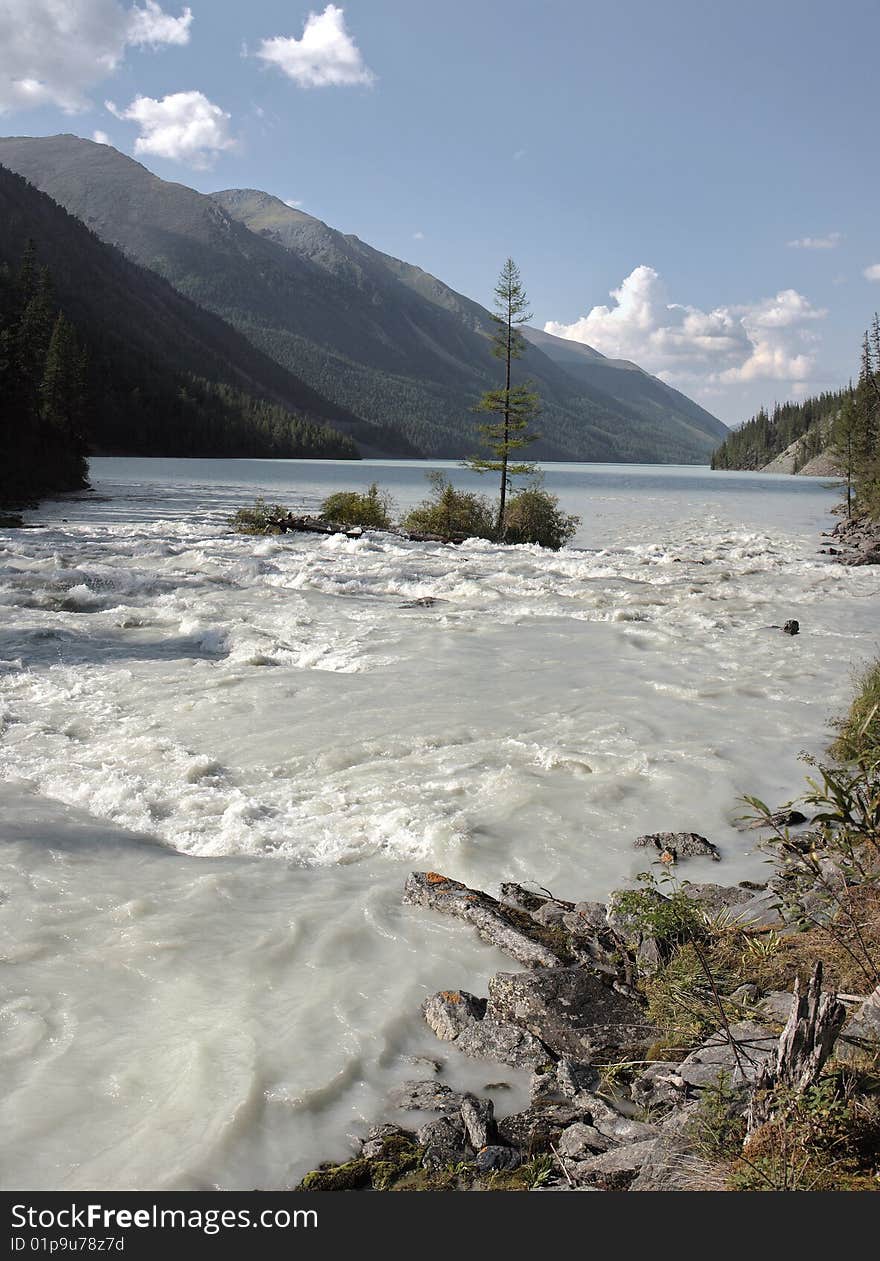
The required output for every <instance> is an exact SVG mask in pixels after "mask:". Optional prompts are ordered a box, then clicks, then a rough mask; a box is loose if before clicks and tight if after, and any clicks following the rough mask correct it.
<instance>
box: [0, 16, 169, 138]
mask: <svg viewBox="0 0 880 1261" xmlns="http://www.w3.org/2000/svg"><path fill="white" fill-rule="evenodd" d="M191 22H192V12H191V10H190V9H184V10H183V12H182V14H181V15H180V16H179V17H173V16H171V15H170V14H167V13H166V12H165V11H164V10H163V9H162V7H161V6H160V5H159V4H157V3H156V2H155V0H145V3H143V4H136V5H133V6H130V7H129V6H126V5H124V4H121V3H119V0H3V3H2V4H0V113H3V112H7V111H10V110H16V109H30V108H33V107H35V106H38V105H56V106H59V107H60V108H61V109H63V110H64V111H65V112H66V113H69V114H72V113H76V112H77V111H79V110H84V109H87V108H88V107H89V104H90V101H89V98H88V92H89V90H90V89H91V88H92V87H94V85H95V84H96V83H100V82H101V80H102V79H106V78H107V77H108V76H109V75H111V74H113V72H114V71H115V70H116V69H117V68H118V67H119V65H120V64H121V63H122V61H123V59H124V57H125V53H126V49H128V48H130V47H134V46H146V47H150V48H158V47H160V46H162V45H166V44H185V43H187V42H188V40H189V28H190V24H191Z"/></svg>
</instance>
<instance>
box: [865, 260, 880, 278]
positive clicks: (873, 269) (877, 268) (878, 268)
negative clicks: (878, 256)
mask: <svg viewBox="0 0 880 1261" xmlns="http://www.w3.org/2000/svg"><path fill="white" fill-rule="evenodd" d="M865 279H866V280H880V263H872V264H871V266H870V267H866V268H865Z"/></svg>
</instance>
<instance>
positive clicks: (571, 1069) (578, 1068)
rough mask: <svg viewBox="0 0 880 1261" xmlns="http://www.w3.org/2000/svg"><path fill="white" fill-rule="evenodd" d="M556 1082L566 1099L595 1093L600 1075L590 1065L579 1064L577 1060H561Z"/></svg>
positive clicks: (558, 1065) (557, 1068) (557, 1069)
mask: <svg viewBox="0 0 880 1261" xmlns="http://www.w3.org/2000/svg"><path fill="white" fill-rule="evenodd" d="M556 1081H557V1085H558V1087H559V1091H560V1093H561V1094H563V1095H564V1096H565V1098H566V1099H574V1098H576V1097H577V1096H578V1095H581V1094H584V1093H587V1094H590V1093H592V1092H593V1091H595V1089H596V1087H597V1086H598V1085H599V1074H598V1073H597V1072H596V1070H595V1068H593V1067H592V1065H590V1064H578V1063H577V1061H575V1060H568V1059H561V1060H560V1061H559V1063H558V1064H557V1065H556Z"/></svg>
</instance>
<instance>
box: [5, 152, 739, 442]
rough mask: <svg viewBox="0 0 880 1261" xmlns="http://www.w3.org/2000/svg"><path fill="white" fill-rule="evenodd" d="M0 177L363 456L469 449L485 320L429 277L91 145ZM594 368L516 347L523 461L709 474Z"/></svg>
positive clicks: (240, 193) (329, 232)
mask: <svg viewBox="0 0 880 1261" xmlns="http://www.w3.org/2000/svg"><path fill="white" fill-rule="evenodd" d="M0 162H5V163H6V164H7V165H10V166H12V167H13V168H14V169H17V170H19V171H20V173H21V174H23V175H25V176H26V177H27V178H28V179H30V180H31V181H32V182H33V183H35V184H36V185H37V186H38V187H40V188H42V189H43V190H44V191H45V192H47V193H49V194H50V195H51V196H53V197H55V198H56V200H58V201H60V202H61V203H62V204H63V205H65V206H66V207H67V209H68V210H70V211H71V212H72V213H74V214H76V215H78V216H79V217H80V218H82V219H83V220H84V222H86V223H87V225H88V226H90V227H91V228H93V230H94V231H96V232H97V233H98V235H99V236H101V237H102V238H103V239H104V240H108V241H111V242H112V243H113V244H116V245H117V246H118V247H119V248H122V249H123V250H124V252H125V253H126V254H128V255H129V257H133V258H135V259H136V261H138V262H140V263H141V264H142V265H144V266H147V267H149V268H150V269H152V270H154V271H156V272H158V273H159V274H160V275H162V276H164V277H165V278H166V279H167V280H169V281H170V282H171V283H172V284H173V285H174V286H175V288H177V289H178V290H179V291H180V292H182V293H184V294H185V295H186V296H188V297H190V298H191V299H193V300H194V301H196V302H197V303H199V304H200V305H201V306H204V307H207V308H208V309H209V310H212V311H213V312H214V313H215V314H217V315H219V316H220V317H221V318H222V319H224V320H226V321H227V322H228V323H231V324H232V325H233V326H234V327H236V328H237V329H238V330H239V331H240V332H241V333H242V334H244V336H245V337H246V338H247V339H248V340H249V341H250V342H251V344H252V345H254V346H255V347H257V348H258V349H259V350H261V351H262V352H263V353H264V354H265V355H267V356H268V357H270V358H272V359H274V360H275V361H276V362H277V363H278V364H280V365H281V366H282V367H283V368H285V369H286V370H287V371H288V372H290V373H292V374H293V375H295V376H297V377H298V378H299V379H301V380H302V381H304V382H305V384H307V385H308V386H309V387H310V388H311V389H313V390H315V391H316V392H317V393H318V394H319V395H320V396H321V397H323V398H326V399H328V400H329V402H330V403H331V405H332V406H334V407H337V408H339V409H340V410H344V411H345V412H346V413H348V414H349V415H351V416H354V417H357V418H358V419H359V420H362V421H363V422H365V423H366V424H367V425H368V426H370V435H371V437H372V438H374V440H375V441H374V444H373V445H374V446H375V447H376V448H377V450H383V449H387V447H388V445H389V443H391V444H393V442H394V440H395V439H394V437H393V436H392V435H395V434H403V435H404V439H403V445H405V446H406V447H407V448H408V453H412V454H415V453H419V454H423V455H427V456H451V457H458V456H461V455H464V454H468V453H469V452H470V450H471V449H472V448H473V447H474V445H475V443H476V437H475V432H474V419H473V416H472V414H471V409H472V406H473V403H474V402H475V400H476V398H477V397H478V396H479V394H480V393H482V392H483V391H484V390H485V389H487V388H490V387H491V386H492V385H494V384H495V383H496V382H495V378H496V375H497V372H496V368H495V365H494V361H493V360H492V359H491V356H490V353H489V345H488V332H489V329H490V327H491V321H490V317H489V313H488V312H487V311H486V310H485V309H484V308H483V307H481V306H480V305H479V304H478V303H476V302H474V301H473V300H472V299H469V298H466V297H465V296H464V295H461V294H457V293H456V292H455V291H454V290H452V289H451V288H450V287H449V286H447V285H445V284H444V283H443V282H442V281H441V280H439V279H438V278H437V277H434V276H431V275H430V274H429V273H427V272H424V271H422V269H420V268H417V267H415V266H414V265H413V264H409V263H406V262H404V261H403V260H399V259H395V258H393V257H392V256H390V255H386V254H383V253H382V252H381V251H378V250H375V249H374V248H373V247H372V246H369V245H368V244H367V243H365V242H363V241H361V240H360V239H359V238H358V237H356V236H353V235H346V234H343V233H341V232H338V230H337V229H334V228H332V227H330V226H329V225H327V224H324V223H322V222H321V221H320V220H317V219H315V218H314V217H312V216H309V215H307V214H306V213H305V212H304V211H299V210H296V209H295V208H291V207H288V206H287V205H286V203H284V202H282V201H280V199H278V198H274V197H273V196H272V194H268V193H263V192H261V191H260V190H248V189H232V190H230V189H227V190H223V191H221V192H219V193H215V194H203V193H198V192H196V191H195V190H193V189H189V188H187V186H186V185H183V184H177V183H173V182H169V181H164V180H161V179H159V177H157V176H155V175H153V174H152V173H151V172H150V171H148V169H147V168H146V167H144V166H142V165H141V164H140V163H137V162H135V161H134V160H133V159H131V158H128V157H126V156H125V155H123V154H120V153H118V152H117V151H116V150H114V149H112V148H111V147H110V146H105V145H98V144H96V143H94V142H92V141H86V140H81V139H79V138H76V137H70V136H61V137H39V138H28V137H17V138H6V139H0ZM572 345H576V344H575V343H572ZM595 353H596V354H598V352H595ZM557 356H558V351H557ZM596 362H597V363H599V364H600V367H599V368H598V369H597V370H596V371H597V372H598V373H604V379H603V381H602V383H601V385H600V384H599V383H597V380H596V379H595V374H594V377H593V378H590V376H589V375H588V374H585V373H584V372H583V371H580V373H579V374H578V372H577V371H572V370H571V365H566V366H563V365H562V364H560V363H559V362H558V361H557V360H554V357H553V356H552V355H547V354H545V353H544V352H543V350H542V349H541V348H540V347H538V346H536V345H535V344H534V343H532V344H530V346H529V349H528V351H527V353H526V356H525V357H524V359H523V361H522V363H521V365H520V369H519V370H520V372H521V375H522V376H523V377H525V376H529V377H531V378H533V379H534V380H535V381H536V384H537V388H538V390H539V393H540V395H541V398H542V404H543V414H542V417H541V422H540V426H539V428H540V429H541V430H542V433H543V435H544V436H543V439H542V441H541V442H540V443H538V444H536V446H535V447H534V448H533V453H534V455H535V456H536V458H544V459H583V460H587V459H589V460H605V461H608V460H657V461H662V462H691V463H693V462H702V461H704V460H705V461H708V458H709V455H710V453H711V450H712V449H713V447H714V446H715V445H716V444H717V440H718V438H719V437H720V436H721V435H722V434H723V433H724V432H726V430H724V427H723V426H721V422H720V421H717V420H716V419H715V418H714V417H711V416H710V415H709V413H707V412H704V411H703V410H702V409H698V408H697V405H696V404H694V403H692V402H691V401H690V400H684V396H680V395H676V394H675V392H673V391H670V388H669V387H666V386H664V385H663V383H660V382H656V379H655V378H651V377H649V376H648V374H641V370H640V369H638V368H634V369H633V372H634V374H636V376H637V377H638V381H639V390H637V391H633V389H632V388H630V387H629V385H628V386H627V389H628V397H625V398H624V400H623V401H621V400H620V399H618V398H615V397H614V395H613V394H612V393H611V392H609V390H608V389H607V388H603V387H604V386H608V385H610V386H612V387H614V388H616V387H617V386H618V385H619V384H620V383H621V382H622V381H623V380H624V377H623V375H622V372H621V370H620V369H617V368H615V367H613V366H611V367H609V366H608V365H613V363H614V361H605V360H604V358H603V359H601V360H597V361H596ZM646 382H654V383H655V384H654V385H653V386H651V387H650V388H648V386H647V385H646V384H645V383H646ZM658 389H659V390H660V391H661V393H662V401H661V399H660V397H659V396H658V395H657V390H658ZM652 391H653V392H654V397H648V395H651V393H652ZM663 391H666V392H665V393H663ZM624 393H626V391H624ZM679 399H680V400H684V403H681V404H680V403H679V402H678V400H679ZM685 404H687V406H685ZM348 431H349V432H351V430H350V429H349V430H348ZM358 440H359V441H363V435H360V436H359V437H358ZM392 453H394V452H392Z"/></svg>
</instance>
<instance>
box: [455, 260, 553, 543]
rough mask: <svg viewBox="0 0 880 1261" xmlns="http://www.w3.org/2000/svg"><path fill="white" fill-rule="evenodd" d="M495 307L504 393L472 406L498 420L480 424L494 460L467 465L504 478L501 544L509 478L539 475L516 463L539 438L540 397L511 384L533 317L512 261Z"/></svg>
mask: <svg viewBox="0 0 880 1261" xmlns="http://www.w3.org/2000/svg"><path fill="white" fill-rule="evenodd" d="M495 307H496V310H495V311H493V312H492V319H493V321H494V323H495V332H494V334H493V336H492V354H493V355H494V356H495V358H496V359H500V360H502V362H503V364H504V385H503V387H501V388H500V389H495V390H487V391H486V393H485V394H483V395H482V397H481V398H480V400H479V402H478V403H477V404H476V406H475V407H474V411H475V412H477V413H488V414H489V415H492V416H496V417H497V420H493V421H487V422H486V423H484V424H481V425H479V426H478V428H479V430H480V433H481V434H482V435H483V441H484V442H485V443H486V445H487V446H488V448H489V450H490V451H491V452H492V458H486V457H485V456H481V455H472V456H470V457H469V458H468V459H467V460H466V461H465V465H466V467H467V468H472V469H475V470H476V471H477V472H478V473H489V472H493V473H500V474H501V495H500V498H499V502H498V524H497V528H496V533H497V537H498V540H499V542H503V541H504V535H505V529H506V520H505V518H506V509H507V495H508V492H509V490H510V479H511V478H512V477H521V476H525V475H527V474H529V473H533V472H534V471H535V466H534V464H522V463H519V464H514V463H512V462H511V455H512V454H513V453H514V452H515V451H519V450H521V449H522V448H523V447H525V446H528V444H529V443H531V442H534V441H535V440H536V438H537V437H538V435H537V434H534V433H529V432H528V427H529V424H530V422H531V421H532V420H534V418H535V417H536V416H537V415H538V413H539V412H540V405H539V400H538V395H537V394H536V393H535V391H534V390H533V389H532V388H531V385H530V383H529V382H528V381H526V382H523V383H521V384H519V385H513V384H512V381H511V376H512V365H513V361H514V360H515V359H520V358H522V356H523V354H524V353H525V349H526V340H525V338H524V337H523V335H522V333H521V332H520V331H519V330H520V326H521V325H523V324H525V323H527V322H528V321H529V320H530V319H531V312H530V311H529V309H528V307H529V303H528V299H527V297H526V292H525V289H524V288H523V285H522V279H521V277H520V273H519V268H518V267H517V266H516V263H514V261H513V259H512V258H508V259H507V261H506V262H505V264H504V266H503V267H502V269H501V274H500V276H499V277H498V283H497V285H496V286H495Z"/></svg>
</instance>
